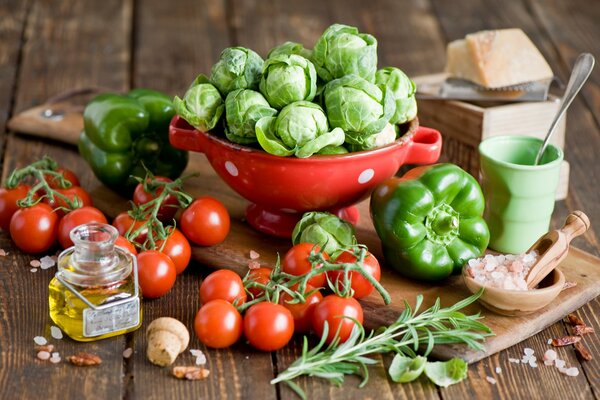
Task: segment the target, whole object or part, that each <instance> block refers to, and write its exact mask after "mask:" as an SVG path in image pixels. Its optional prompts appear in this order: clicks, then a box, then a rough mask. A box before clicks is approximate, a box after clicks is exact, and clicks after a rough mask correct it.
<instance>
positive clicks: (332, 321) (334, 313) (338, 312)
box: [313, 294, 363, 343]
mask: <svg viewBox="0 0 600 400" xmlns="http://www.w3.org/2000/svg"><path fill="white" fill-rule="evenodd" d="M344 317H351V318H353V319H355V320H357V321H358V322H359V323H360V324H362V323H363V309H362V306H361V305H360V303H359V302H358V301H357V300H356V299H355V298H354V297H340V296H338V295H335V294H330V295H328V296H325V297H324V298H323V300H321V302H319V303H318V304H317V305H316V306H315V310H314V315H313V329H314V330H315V333H316V334H317V335H318V336H319V337H321V336H323V330H324V327H325V322H327V325H328V328H329V330H328V333H327V339H326V341H327V343H331V342H332V341H333V340H334V339H335V337H336V333H337V332H338V329H339V338H340V343H343V342H345V341H346V340H348V338H349V337H350V333H351V332H352V328H353V327H354V325H355V322H354V321H353V320H352V319H350V318H344Z"/></svg>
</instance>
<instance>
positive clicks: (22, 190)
mask: <svg viewBox="0 0 600 400" xmlns="http://www.w3.org/2000/svg"><path fill="white" fill-rule="evenodd" d="M29 189H31V188H30V186H29V185H25V184H21V185H19V186H17V187H16V188H14V189H7V188H0V228H2V229H3V230H5V231H8V229H9V228H10V219H11V218H12V216H13V214H14V213H15V212H17V210H18V209H19V208H20V207H19V206H18V205H17V201H18V200H21V199H24V198H25V197H27V192H28V191H29Z"/></svg>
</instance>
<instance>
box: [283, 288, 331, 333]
mask: <svg viewBox="0 0 600 400" xmlns="http://www.w3.org/2000/svg"><path fill="white" fill-rule="evenodd" d="M291 289H292V290H294V291H298V285H294V286H292V287H291ZM310 292H313V293H310ZM304 293H305V294H306V293H310V294H309V295H308V296H306V298H305V300H306V301H305V302H304V303H302V302H295V303H291V302H292V301H294V300H293V298H292V296H290V295H289V294H288V293H286V292H283V295H282V296H281V297H280V298H279V303H280V304H282V305H283V306H284V307H285V308H287V309H288V310H290V312H291V313H292V317H293V318H294V332H296V333H306V332H309V331H310V330H311V329H312V320H313V315H314V312H315V307H316V305H317V304H318V303H319V302H320V301H321V300H323V295H322V294H321V292H319V291H318V290H316V289H315V288H314V287H312V286H311V285H306V290H305V291H304Z"/></svg>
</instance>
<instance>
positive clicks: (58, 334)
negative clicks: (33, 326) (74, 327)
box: [50, 326, 63, 340]
mask: <svg viewBox="0 0 600 400" xmlns="http://www.w3.org/2000/svg"><path fill="white" fill-rule="evenodd" d="M50 335H51V336H52V337H53V338H54V339H58V340H60V339H62V338H63V333H62V331H61V330H60V328H59V327H58V326H51V327H50Z"/></svg>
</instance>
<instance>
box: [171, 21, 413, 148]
mask: <svg viewBox="0 0 600 400" xmlns="http://www.w3.org/2000/svg"><path fill="white" fill-rule="evenodd" d="M415 91H416V87H415V84H414V82H413V81H412V80H411V79H409V78H408V77H407V76H406V74H404V72H402V71H401V70H400V69H398V68H394V67H387V68H383V69H380V70H377V40H376V39H375V38H374V37H373V36H371V35H369V34H365V33H360V32H359V31H358V29H357V28H354V27H351V26H347V25H341V24H335V25H332V26H330V27H329V28H327V30H325V32H324V33H323V35H322V36H321V37H320V38H319V40H318V41H317V43H316V44H315V46H314V49H313V50H308V49H306V48H304V47H303V46H302V45H301V44H298V43H293V42H286V43H284V44H282V45H279V46H277V47H275V48H273V49H272V50H271V51H270V52H269V54H268V56H267V59H266V60H263V59H262V58H261V57H260V56H259V55H258V54H256V53H255V52H254V51H252V50H250V49H247V48H244V47H231V48H226V49H225V50H223V52H222V53H221V56H220V59H219V61H218V62H217V63H216V64H215V65H214V66H213V67H212V69H211V73H210V77H206V76H204V75H200V76H198V77H197V78H196V79H195V80H194V82H193V83H192V85H191V86H190V88H189V89H188V91H187V92H186V93H185V95H184V96H183V99H180V98H179V97H175V99H174V103H175V108H176V111H177V114H179V115H180V116H181V117H182V118H183V119H185V120H186V121H187V122H188V123H189V124H190V125H192V126H194V127H195V128H197V129H199V130H201V131H204V132H208V131H213V130H215V128H218V129H217V130H220V131H224V132H225V136H226V137H227V138H228V139H229V140H230V141H232V142H235V143H239V144H244V145H251V144H256V143H258V145H260V147H261V148H262V149H264V150H265V151H266V152H268V153H270V154H274V155H278V156H292V155H294V156H296V157H309V156H311V155H313V154H343V153H347V152H348V151H360V150H368V149H372V148H375V147H379V146H383V145H386V144H389V143H391V142H393V141H394V140H396V136H397V135H398V132H397V131H398V128H397V126H398V124H403V123H405V122H408V121H410V120H412V119H413V118H415V116H416V114H417V103H416V100H415ZM223 114H224V118H222V117H223Z"/></svg>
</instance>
